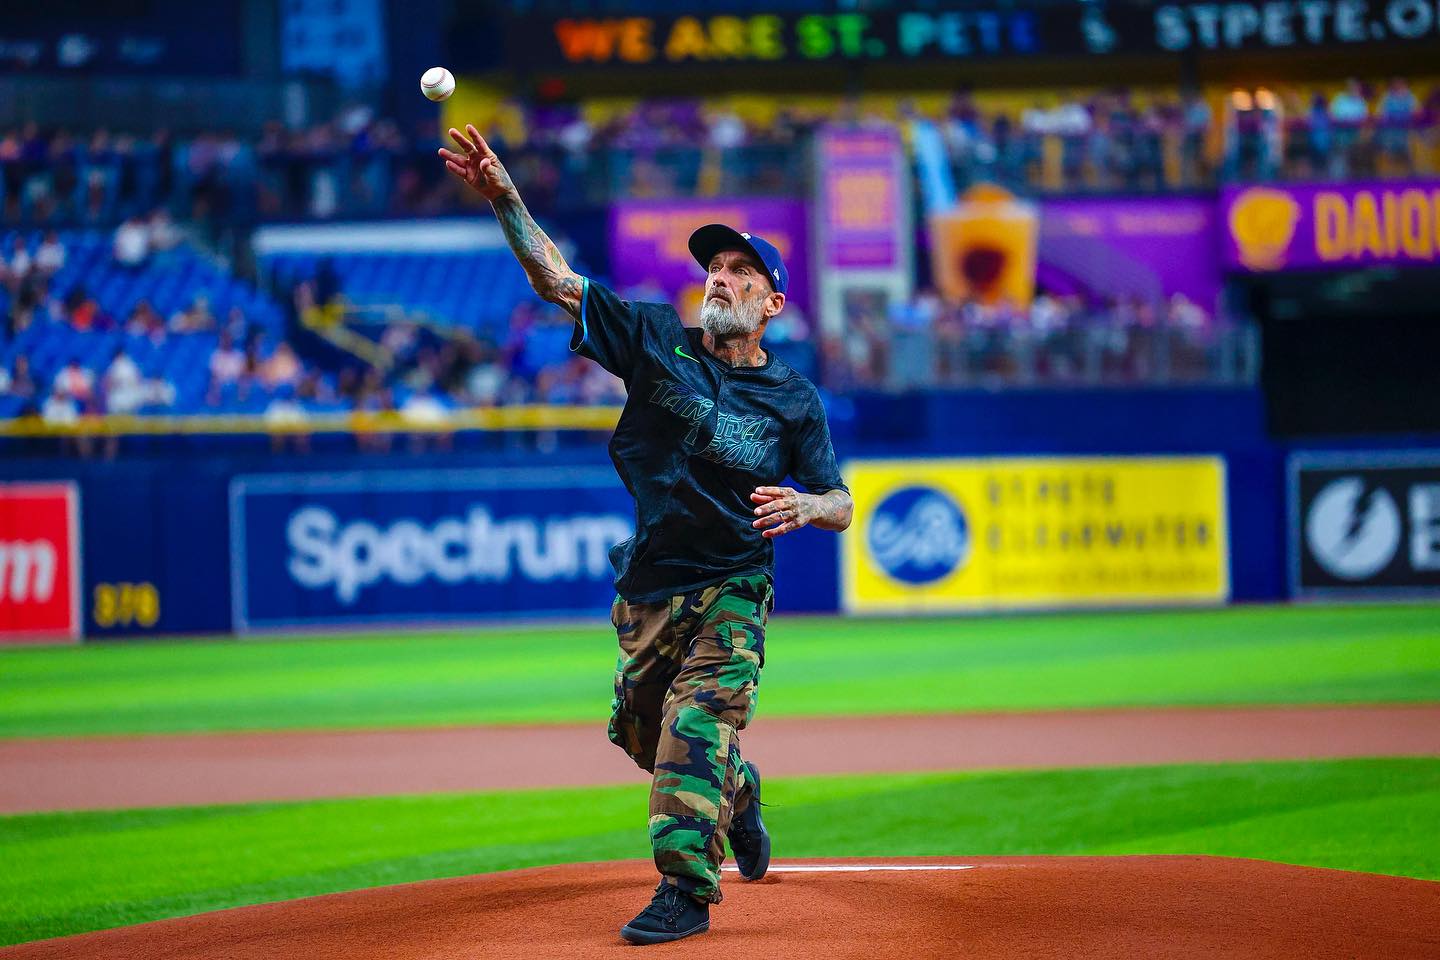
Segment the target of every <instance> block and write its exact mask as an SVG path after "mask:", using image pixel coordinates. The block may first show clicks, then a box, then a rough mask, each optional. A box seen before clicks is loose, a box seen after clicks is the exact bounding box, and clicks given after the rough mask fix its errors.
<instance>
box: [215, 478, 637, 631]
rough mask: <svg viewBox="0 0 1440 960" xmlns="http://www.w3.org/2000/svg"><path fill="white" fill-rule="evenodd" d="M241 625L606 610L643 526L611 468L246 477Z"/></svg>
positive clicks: (237, 608)
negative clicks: (626, 547) (617, 560)
mask: <svg viewBox="0 0 1440 960" xmlns="http://www.w3.org/2000/svg"><path fill="white" fill-rule="evenodd" d="M230 525H231V534H230V540H231V547H232V551H233V558H234V559H233V561H232V566H231V578H232V583H231V596H232V603H233V619H234V628H235V630H236V631H237V632H240V633H244V632H247V631H250V630H254V629H257V628H269V627H287V626H302V625H314V624H360V623H367V622H369V623H383V622H407V621H410V622H413V621H423V620H430V621H435V620H441V621H446V620H456V621H459V620H472V619H476V618H485V617H501V616H503V617H526V616H565V615H575V614H585V615H593V614H596V613H599V612H603V611H604V610H606V609H608V608H609V605H610V602H611V600H612V599H613V598H614V595H615V590H614V585H613V580H612V571H611V568H610V562H609V556H608V555H609V550H610V548H611V547H612V546H613V545H614V544H616V543H618V542H619V541H621V540H624V539H625V538H627V537H629V536H630V534H631V532H632V530H633V511H632V507H631V503H630V498H629V496H628V495H627V494H626V492H625V490H624V488H623V487H621V486H620V484H619V483H618V482H617V481H616V479H615V475H614V474H613V473H611V472H610V471H608V470H605V469H598V468H597V469H583V468H582V469H576V470H567V471H555V470H544V471H541V470H533V471H532V470H524V469H516V470H483V471H481V470H473V471H471V470H465V471H447V470H441V471H427V472H424V473H409V472H404V473H402V472H394V471H386V472H369V473H363V474H358V473H357V474H350V475H341V476H335V475H325V474H297V475H280V476H273V475H268V476H241V477H236V478H235V479H234V480H233V481H232V482H231V485H230Z"/></svg>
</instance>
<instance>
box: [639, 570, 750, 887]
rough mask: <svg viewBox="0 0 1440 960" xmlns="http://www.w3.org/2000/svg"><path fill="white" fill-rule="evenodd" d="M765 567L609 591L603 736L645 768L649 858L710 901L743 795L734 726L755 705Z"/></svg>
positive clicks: (745, 785)
mask: <svg viewBox="0 0 1440 960" xmlns="http://www.w3.org/2000/svg"><path fill="white" fill-rule="evenodd" d="M773 605H774V595H773V593H772V591H771V587H770V581H769V579H768V578H767V577H765V576H763V575H761V576H753V577H732V578H731V579H729V580H726V581H724V582H723V583H718V584H715V585H714V586H711V587H706V588H704V589H703V590H696V591H694V592H692V593H687V594H683V595H681V596H677V597H671V598H670V599H669V600H662V601H659V602H657V603H627V602H626V601H625V600H623V599H621V598H618V597H617V598H616V600H615V605H614V607H613V608H612V609H611V621H612V622H613V623H614V625H615V632H616V635H617V636H618V638H619V640H620V660H619V662H618V663H617V664H616V667H615V701H614V703H613V704H612V705H611V717H610V740H611V741H612V742H613V743H615V744H616V745H617V746H619V747H621V748H622V749H623V750H624V751H625V752H626V753H627V754H629V755H630V758H631V759H633V760H634V761H635V763H636V764H637V765H638V766H639V767H641V768H642V769H644V770H648V771H651V772H653V773H654V775H655V779H654V782H653V783H652V784H651V787H650V843H651V846H652V847H653V848H654V851H655V866H656V868H657V869H659V871H660V873H661V874H662V875H663V877H664V878H665V882H667V883H672V884H674V885H675V886H678V887H679V888H680V889H682V890H684V891H685V892H687V893H689V894H691V895H692V896H694V897H696V898H698V899H701V900H708V901H710V902H711V903H719V902H720V864H721V863H722V862H723V861H724V859H725V835H726V833H727V832H728V830H729V827H730V820H731V817H732V816H733V815H734V814H735V813H736V812H738V811H743V810H744V809H745V808H746V806H747V805H748V804H749V802H750V794H751V792H752V789H753V788H752V786H751V784H750V783H749V782H748V781H747V780H746V776H745V768H744V766H743V765H742V762H741V759H740V741H739V737H738V736H737V731H740V730H743V729H745V726H746V724H748V723H749V722H750V718H751V716H753V715H754V713H755V698H756V688H757V687H758V686H759V683H760V668H761V667H763V666H764V665H765V623H766V621H767V620H768V619H769V615H770V609H771V607H772V606H773Z"/></svg>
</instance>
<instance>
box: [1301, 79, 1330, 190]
mask: <svg viewBox="0 0 1440 960" xmlns="http://www.w3.org/2000/svg"><path fill="white" fill-rule="evenodd" d="M1305 138H1306V148H1307V149H1306V151H1305V152H1306V154H1307V157H1308V159H1309V167H1310V173H1311V174H1312V175H1314V176H1317V177H1318V176H1321V175H1323V174H1324V173H1325V171H1326V169H1327V167H1328V166H1329V165H1330V162H1331V159H1330V151H1331V150H1332V149H1334V146H1335V122H1334V121H1333V120H1331V119H1330V104H1329V103H1328V102H1327V101H1326V100H1325V94H1323V93H1317V94H1315V96H1314V97H1312V98H1311V100H1310V109H1309V112H1308V113H1307V114H1306V116H1305Z"/></svg>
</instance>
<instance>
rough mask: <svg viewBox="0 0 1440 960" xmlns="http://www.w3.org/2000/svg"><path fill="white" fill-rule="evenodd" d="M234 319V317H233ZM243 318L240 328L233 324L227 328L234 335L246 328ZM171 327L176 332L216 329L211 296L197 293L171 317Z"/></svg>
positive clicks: (202, 331) (198, 331) (204, 331)
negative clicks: (211, 307) (211, 310)
mask: <svg viewBox="0 0 1440 960" xmlns="http://www.w3.org/2000/svg"><path fill="white" fill-rule="evenodd" d="M232 320H233V318H232ZM244 326H245V324H244V320H243V318H242V320H241V323H240V325H239V330H237V329H236V328H235V326H234V325H233V324H231V325H228V326H227V327H226V329H227V330H228V331H229V332H230V335H231V336H232V337H235V336H239V334H240V331H243V329H244ZM170 329H171V330H173V331H174V332H176V333H206V332H208V331H211V330H214V329H215V315H214V314H213V313H211V312H210V298H209V297H208V296H206V295H205V294H203V293H197V294H196V295H195V299H193V300H191V301H190V305H189V306H188V307H185V308H184V309H183V310H177V311H176V312H175V315H174V316H173V317H171V318H170Z"/></svg>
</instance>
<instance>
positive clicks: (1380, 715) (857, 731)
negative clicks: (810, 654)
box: [0, 704, 1440, 813]
mask: <svg viewBox="0 0 1440 960" xmlns="http://www.w3.org/2000/svg"><path fill="white" fill-rule="evenodd" d="M745 752H746V755H747V756H751V757H754V758H756V759H757V760H761V761H762V762H763V763H764V765H765V771H766V773H767V774H769V775H771V776H800V775H807V774H826V773H872V772H874V773H883V772H892V771H895V772H899V771H914V770H967V769H968V770H976V769H987V768H991V769H993V768H1039V767H1057V766H1103V765H1121V764H1144V763H1183V762H1225V761H1243V760H1276V759H1304V758H1320V757H1358V756H1435V755H1440V705H1435V704H1429V705H1414V706H1404V705H1399V706H1364V707H1359V706H1357V707H1261V708H1255V707H1249V708H1172V709H1163V710H1075V711H1057V712H1051V713H991V714H946V715H935V716H906V717H854V718H825V719H821V718H765V717H762V718H761V719H760V720H759V721H758V722H757V723H756V725H755V726H754V727H753V728H752V729H750V730H747V731H746V733H745ZM636 776H637V774H636V771H635V769H634V767H633V766H632V765H631V764H630V762H629V760H627V759H626V758H625V756H624V755H623V754H622V753H621V752H620V751H619V750H616V749H614V748H613V747H612V746H610V745H609V744H608V743H607V742H606V741H605V733H604V727H603V725H601V724H586V725H583V726H576V725H536V726H501V727H461V728H447V729H420V730H389V731H356V732H328V733H317V732H311V733H254V734H249V733H243V734H242V733H225V734H193V735H177V736H145V737H98V738H87V739H34V740H0V813H22V812H30V811H38V810H81V809H104V808H119V807H145V806H170V805H176V806H179V805H187V804H210V803H245V802H252V801H265V800H296V799H306V798H313V797H345V796H372V795H383V794H394V793H428V792H433V791H446V790H491V789H503V788H515V787H558V786H589V785H594V784H605V783H633V782H635V780H636Z"/></svg>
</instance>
